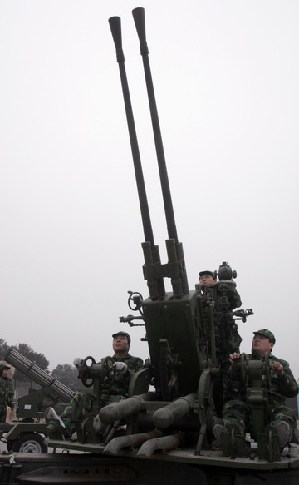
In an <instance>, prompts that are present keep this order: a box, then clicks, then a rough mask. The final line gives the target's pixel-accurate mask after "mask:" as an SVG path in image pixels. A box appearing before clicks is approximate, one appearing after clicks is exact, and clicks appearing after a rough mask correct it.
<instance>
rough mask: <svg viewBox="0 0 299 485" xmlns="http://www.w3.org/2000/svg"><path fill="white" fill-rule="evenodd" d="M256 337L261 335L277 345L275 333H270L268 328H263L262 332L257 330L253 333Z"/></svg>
mask: <svg viewBox="0 0 299 485" xmlns="http://www.w3.org/2000/svg"><path fill="white" fill-rule="evenodd" d="M253 333H254V335H256V334H259V335H263V336H264V337H266V338H268V339H269V340H270V342H272V344H275V342H276V338H275V337H274V335H273V333H272V332H270V330H268V329H267V328H262V329H261V330H257V331H256V332H253Z"/></svg>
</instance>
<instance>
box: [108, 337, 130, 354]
mask: <svg viewBox="0 0 299 485" xmlns="http://www.w3.org/2000/svg"><path fill="white" fill-rule="evenodd" d="M112 338H113V342H112V346H113V350H114V353H115V355H121V354H122V355H126V354H127V353H128V352H129V349H130V344H131V337H130V335H129V334H128V333H126V332H117V333H114V334H113V335H112Z"/></svg>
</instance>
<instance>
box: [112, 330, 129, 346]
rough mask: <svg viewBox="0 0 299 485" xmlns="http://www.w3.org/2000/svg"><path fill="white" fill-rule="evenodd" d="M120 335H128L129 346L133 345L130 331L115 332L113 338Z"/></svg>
mask: <svg viewBox="0 0 299 485" xmlns="http://www.w3.org/2000/svg"><path fill="white" fill-rule="evenodd" d="M119 335H122V336H123V337H127V341H128V344H129V347H130V345H131V337H130V335H129V334H128V333H126V332H122V331H120V332H117V333H114V334H113V335H112V338H116V337H118V336H119Z"/></svg>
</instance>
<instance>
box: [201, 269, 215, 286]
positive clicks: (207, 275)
mask: <svg viewBox="0 0 299 485" xmlns="http://www.w3.org/2000/svg"><path fill="white" fill-rule="evenodd" d="M198 277H199V284H200V285H203V286H209V285H215V283H216V276H215V274H214V273H213V272H212V271H210V270H208V269H207V270H205V271H200V272H199V274H198Z"/></svg>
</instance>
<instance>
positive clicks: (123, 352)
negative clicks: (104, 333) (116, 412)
mask: <svg viewBox="0 0 299 485" xmlns="http://www.w3.org/2000/svg"><path fill="white" fill-rule="evenodd" d="M112 338H113V341H112V347H113V350H114V355H113V357H111V358H109V361H110V364H109V365H110V372H108V373H107V375H106V377H105V379H104V382H103V386H102V390H101V396H100V402H101V406H106V405H107V404H109V403H111V402H117V401H120V400H121V399H123V398H125V397H128V391H129V385H130V376H131V373H134V372H136V371H137V370H139V369H141V368H142V366H143V360H142V359H140V358H139V357H134V356H132V355H130V354H129V350H130V344H131V337H130V335H129V334H128V333H126V332H117V333H114V334H113V335H112ZM105 359H107V357H105ZM105 359H102V360H101V363H102V364H104V361H105Z"/></svg>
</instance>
